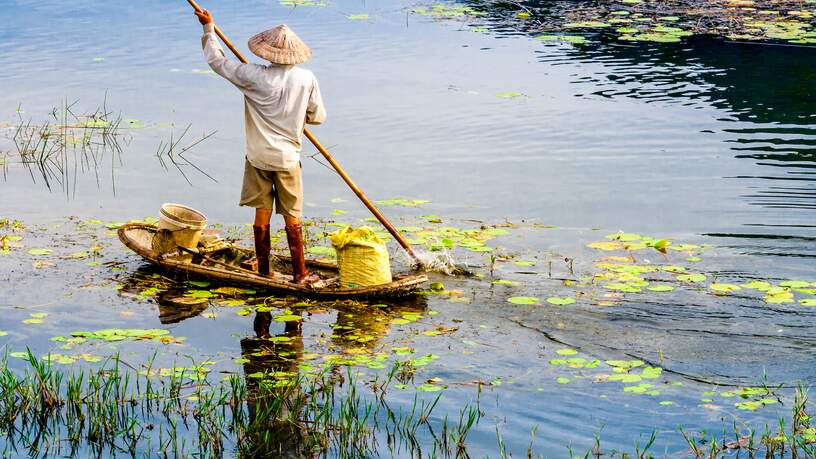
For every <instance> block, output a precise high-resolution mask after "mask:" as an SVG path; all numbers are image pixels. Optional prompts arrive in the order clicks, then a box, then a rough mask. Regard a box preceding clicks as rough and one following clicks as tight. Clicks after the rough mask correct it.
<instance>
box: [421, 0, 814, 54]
mask: <svg viewBox="0 0 816 459" xmlns="http://www.w3.org/2000/svg"><path fill="white" fill-rule="evenodd" d="M496 3H497V2H495V1H493V0H484V1H482V2H477V3H475V4H474V3H471V4H470V6H467V7H464V6H456V5H454V4H451V5H448V4H444V3H433V4H431V5H430V6H428V7H423V8H415V9H413V10H412V11H413V12H414V13H416V14H421V15H424V16H432V17H437V18H460V17H463V16H467V17H477V16H483V15H484V14H485V11H487V10H489V9H490V8H492V7H493V5H494V4H496ZM814 14H816V4H814V2H813V1H812V0H804V1H803V0H732V1H713V0H712V1H707V2H703V4H701V2H697V1H693V0H678V1H673V2H660V1H652V0H615V1H609V2H585V3H583V4H579V5H573V4H569V5H568V6H565V7H563V8H552V7H550V6H549V5H548V6H547V7H546V9H544V8H542V9H540V10H539V9H537V8H536V7H535V6H528V5H525V6H521V5H519V9H518V10H517V11H515V12H514V13H512V17H511V18H509V19H508V20H511V21H516V25H517V26H518V27H519V28H521V29H523V30H527V31H536V30H538V31H546V34H544V35H538V36H537V37H536V38H537V39H538V40H541V41H548V42H564V43H570V44H573V45H576V44H584V43H587V41H588V40H587V37H586V36H584V35H578V34H575V33H574V32H608V33H612V34H614V35H615V36H616V37H617V38H618V39H619V40H624V41H642V42H658V43H677V42H679V41H681V39H682V38H684V37H689V36H692V35H709V36H717V37H725V38H727V39H731V40H778V41H786V42H789V43H795V44H804V45H807V44H816V29H814ZM471 30H474V31H480V32H484V31H486V29H485V28H484V27H474V28H472V29H471ZM570 32H572V33H570Z"/></svg>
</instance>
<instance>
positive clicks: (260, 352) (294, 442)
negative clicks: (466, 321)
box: [241, 297, 427, 458]
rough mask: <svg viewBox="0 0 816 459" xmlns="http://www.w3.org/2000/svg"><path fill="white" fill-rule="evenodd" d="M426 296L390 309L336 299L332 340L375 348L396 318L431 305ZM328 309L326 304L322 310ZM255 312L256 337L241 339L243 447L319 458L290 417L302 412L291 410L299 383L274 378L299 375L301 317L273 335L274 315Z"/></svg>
mask: <svg viewBox="0 0 816 459" xmlns="http://www.w3.org/2000/svg"><path fill="white" fill-rule="evenodd" d="M425 301H426V300H425V298H424V297H417V298H413V299H411V300H410V301H409V302H405V303H402V304H400V305H399V306H396V305H392V306H391V307H389V308H385V309H381V308H375V307H372V306H371V305H369V304H360V303H356V302H350V303H348V304H333V305H332V309H334V310H336V311H337V320H336V322H335V324H334V327H333V328H334V333H332V342H333V343H334V345H336V346H338V347H340V348H341V349H342V350H343V351H349V350H352V349H355V350H356V349H360V348H367V349H369V350H372V349H373V348H374V347H376V344H377V343H378V342H379V340H380V339H381V338H382V337H384V336H386V335H387V334H388V331H389V325H390V323H391V320H393V319H394V318H396V317H398V316H400V315H401V314H403V313H406V312H411V313H415V314H416V313H420V312H422V311H423V310H424V309H425V308H426V307H427V304H426V302H425ZM326 312H328V311H327V310H322V309H321V310H320V311H319V312H317V313H318V314H320V313H326ZM255 314H256V315H255V320H254V322H253V328H254V331H255V337H249V338H244V339H242V340H241V356H242V357H243V358H244V359H246V362H244V374H245V376H246V381H247V394H246V395H247V397H246V398H247V406H248V408H249V420H250V428H249V429H248V434H247V437H246V441H245V442H244V445H243V446H242V448H241V449H242V452H243V453H244V454H245V455H246V456H247V457H253V458H255V457H257V458H265V457H275V458H278V457H280V458H312V457H316V455H317V454H316V453H315V452H314V451H313V450H311V449H310V446H311V445H312V442H313V440H312V439H311V438H310V434H309V432H308V431H307V430H306V429H304V428H302V427H301V426H300V425H299V424H296V423H292V422H291V419H292V418H294V419H298V418H299V417H300V416H301V413H292V412H291V409H292V408H293V406H294V405H295V404H294V402H295V401H296V400H297V398H298V397H300V396H301V394H300V388H299V386H298V385H291V384H279V385H277V386H276V385H275V381H286V380H288V381H295V380H297V379H298V375H299V368H298V365H299V364H300V362H301V361H302V359H303V335H302V332H301V322H299V321H291V322H284V323H285V326H284V330H283V332H282V333H281V334H279V335H277V336H275V337H272V336H271V334H270V330H269V328H270V325H271V324H272V315H271V314H270V313H269V312H256V313H255ZM276 338H277V339H276ZM280 338H284V339H283V340H281V339H280Z"/></svg>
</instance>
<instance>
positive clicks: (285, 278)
mask: <svg viewBox="0 0 816 459" xmlns="http://www.w3.org/2000/svg"><path fill="white" fill-rule="evenodd" d="M157 232H158V228H156V227H155V226H153V225H145V224H142V223H129V224H126V225H123V226H122V227H121V228H119V240H121V241H122V243H123V244H125V245H126V246H127V247H128V248H129V249H131V250H133V251H134V252H136V253H137V254H139V255H141V256H142V257H143V258H145V259H146V260H148V261H150V262H151V263H154V264H156V265H159V266H161V267H163V268H166V269H169V270H172V271H176V272H180V273H185V274H188V275H191V276H195V277H203V278H207V279H211V280H214V281H219V282H223V283H230V284H238V285H244V286H251V287H255V288H265V289H270V290H277V291H282V292H289V293H295V294H302V295H308V296H323V297H334V298H338V297H339V298H367V297H389V296H404V295H408V294H411V293H413V292H415V291H417V290H419V289H420V287H421V286H422V284H424V283H425V282H427V281H428V276H426V275H425V274H401V275H396V276H394V280H393V281H391V282H388V283H386V284H380V285H373V286H369V287H359V288H345V287H341V286H340V284H339V282H338V280H339V278H338V271H337V266H335V265H333V264H330V263H323V262H319V261H311V260H308V261H307V262H306V265H307V266H308V267H309V269H311V270H312V271H313V272H316V273H318V274H320V276H321V277H322V278H323V279H324V280H323V281H320V283H318V284H315V285H312V286H308V285H299V284H296V283H294V282H292V281H291V268H290V266H289V265H290V263H289V259H288V258H287V257H277V256H273V257H271V259H270V264H271V269H272V270H273V271H274V272H273V273H272V275H271V276H270V277H264V276H259V275H258V274H257V273H255V272H252V271H249V270H246V269H243V268H241V266H240V265H241V263H242V262H244V261H247V260H249V259H251V258H252V257H253V256H254V255H255V253H254V252H253V251H252V250H249V249H244V248H241V247H238V246H235V245H233V244H225V245H224V246H222V247H220V248H218V249H216V250H214V251H212V252H206V253H205V252H199V253H198V254H196V255H189V254H187V253H185V252H174V253H170V254H167V255H159V254H157V253H156V252H154V251H153V237H154V236H155V235H156V234H157Z"/></svg>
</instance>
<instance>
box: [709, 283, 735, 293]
mask: <svg viewBox="0 0 816 459" xmlns="http://www.w3.org/2000/svg"><path fill="white" fill-rule="evenodd" d="M708 288H710V289H711V290H714V291H715V292H718V293H731V292H736V291H737V290H741V288H740V286H739V285H734V284H711V285H709V286H708Z"/></svg>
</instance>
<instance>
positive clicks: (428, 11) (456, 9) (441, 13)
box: [411, 2, 486, 19]
mask: <svg viewBox="0 0 816 459" xmlns="http://www.w3.org/2000/svg"><path fill="white" fill-rule="evenodd" d="M411 13H414V14H418V15H420V16H428V17H433V18H441V19H451V18H462V17H465V16H483V15H485V14H486V13H485V12H483V11H480V10H478V9H476V8H471V7H469V6H462V5H457V4H455V3H439V2H437V3H433V4H430V5H428V6H427V7H421V8H413V9H411Z"/></svg>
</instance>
